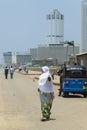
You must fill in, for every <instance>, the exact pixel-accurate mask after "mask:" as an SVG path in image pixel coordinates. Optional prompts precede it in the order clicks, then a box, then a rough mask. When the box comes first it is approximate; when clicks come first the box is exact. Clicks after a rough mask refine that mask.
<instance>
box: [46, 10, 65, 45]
mask: <svg viewBox="0 0 87 130" xmlns="http://www.w3.org/2000/svg"><path fill="white" fill-rule="evenodd" d="M63 42H64V15H62V14H61V13H60V12H59V11H58V10H57V9H54V10H53V12H51V13H50V14H48V15H47V43H48V44H60V43H63Z"/></svg>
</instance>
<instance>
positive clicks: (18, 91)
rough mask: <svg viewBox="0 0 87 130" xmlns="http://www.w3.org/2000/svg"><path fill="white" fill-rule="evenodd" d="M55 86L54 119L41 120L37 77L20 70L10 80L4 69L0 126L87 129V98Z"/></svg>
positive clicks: (37, 129)
mask: <svg viewBox="0 0 87 130" xmlns="http://www.w3.org/2000/svg"><path fill="white" fill-rule="evenodd" d="M54 90H55V99H54V103H53V107H52V115H51V118H52V120H50V121H47V122H41V121H40V118H41V111H40V101H39V96H38V92H37V80H36V79H34V80H33V78H32V76H31V75H21V74H18V73H15V75H14V79H10V77H8V79H7V80H6V79H4V75H3V73H2V72H0V130H57V129H58V130H87V98H82V97H79V96H75V97H73V96H71V97H69V98H63V97H58V96H57V95H58V94H57V93H58V92H57V86H54Z"/></svg>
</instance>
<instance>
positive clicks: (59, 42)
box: [30, 9, 79, 64]
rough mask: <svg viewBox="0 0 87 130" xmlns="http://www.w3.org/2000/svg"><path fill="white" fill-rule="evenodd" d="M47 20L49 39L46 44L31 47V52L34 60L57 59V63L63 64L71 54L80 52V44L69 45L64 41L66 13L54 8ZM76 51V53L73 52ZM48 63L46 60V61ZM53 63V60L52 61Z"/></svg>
mask: <svg viewBox="0 0 87 130" xmlns="http://www.w3.org/2000/svg"><path fill="white" fill-rule="evenodd" d="M46 21H47V41H46V44H39V45H38V46H37V48H31V49H30V54H31V55H32V57H33V59H34V61H35V59H36V62H39V61H40V60H41V61H42V60H45V61H46V60H48V59H50V58H51V59H52V60H53V59H54V60H55V59H56V61H57V62H55V63H57V64H63V63H64V62H65V61H68V60H69V58H70V56H72V55H75V54H78V53H79V46H78V45H76V44H74V52H73V46H69V47H68V46H67V45H66V44H65V42H64V15H63V14H61V13H60V12H59V11H58V10H57V9H54V10H53V11H52V12H51V13H50V14H48V15H47V17H46ZM73 53H74V54H73ZM40 63H42V62H40ZM45 63H46V62H45ZM50 63H51V62H50Z"/></svg>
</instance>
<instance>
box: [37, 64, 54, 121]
mask: <svg viewBox="0 0 87 130" xmlns="http://www.w3.org/2000/svg"><path fill="white" fill-rule="evenodd" d="M42 72H43V73H42V74H41V75H40V77H39V81H38V92H39V96H40V101H41V112H42V119H41V121H46V120H49V119H50V114H51V108H52V103H53V99H54V90H53V82H52V77H51V74H50V72H49V68H48V67H47V66H44V67H42Z"/></svg>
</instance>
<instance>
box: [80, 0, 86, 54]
mask: <svg viewBox="0 0 87 130" xmlns="http://www.w3.org/2000/svg"><path fill="white" fill-rule="evenodd" d="M81 33H82V43H81V45H82V47H81V51H82V52H86V51H87V0H82V31H81Z"/></svg>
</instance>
